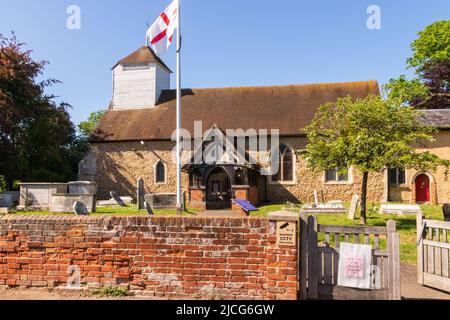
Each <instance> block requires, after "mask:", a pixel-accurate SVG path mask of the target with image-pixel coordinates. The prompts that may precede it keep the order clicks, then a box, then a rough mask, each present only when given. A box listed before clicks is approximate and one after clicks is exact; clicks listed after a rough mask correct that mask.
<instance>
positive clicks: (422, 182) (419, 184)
mask: <svg viewBox="0 0 450 320" xmlns="http://www.w3.org/2000/svg"><path fill="white" fill-rule="evenodd" d="M416 202H417V203H427V202H430V178H428V176H427V175H426V174H421V175H420V176H418V177H417V178H416Z"/></svg>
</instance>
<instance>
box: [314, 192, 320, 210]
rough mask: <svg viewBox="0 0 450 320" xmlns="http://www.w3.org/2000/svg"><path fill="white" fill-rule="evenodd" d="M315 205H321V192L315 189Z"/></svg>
mask: <svg viewBox="0 0 450 320" xmlns="http://www.w3.org/2000/svg"><path fill="white" fill-rule="evenodd" d="M314 205H315V206H316V207H317V206H318V205H319V193H318V192H317V190H314Z"/></svg>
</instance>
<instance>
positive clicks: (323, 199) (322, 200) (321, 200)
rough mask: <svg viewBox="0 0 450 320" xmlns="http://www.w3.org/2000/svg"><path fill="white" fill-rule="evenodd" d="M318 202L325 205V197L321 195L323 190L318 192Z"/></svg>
mask: <svg viewBox="0 0 450 320" xmlns="http://www.w3.org/2000/svg"><path fill="white" fill-rule="evenodd" d="M319 201H320V203H325V195H324V193H323V190H320V192H319Z"/></svg>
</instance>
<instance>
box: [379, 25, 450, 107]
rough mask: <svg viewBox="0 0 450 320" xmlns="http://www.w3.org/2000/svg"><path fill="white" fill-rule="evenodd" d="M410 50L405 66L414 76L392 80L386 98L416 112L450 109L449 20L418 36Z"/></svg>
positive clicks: (432, 26) (386, 87)
mask: <svg viewBox="0 0 450 320" xmlns="http://www.w3.org/2000/svg"><path fill="white" fill-rule="evenodd" d="M411 48H412V51H413V53H412V56H411V57H410V58H409V59H408V64H407V65H408V68H412V69H414V70H415V74H416V76H415V78H414V79H412V80H407V79H406V76H404V75H403V76H401V77H400V78H399V79H392V80H391V81H390V82H389V83H388V84H387V85H386V86H385V89H386V91H387V92H388V96H389V98H399V99H400V100H401V101H402V103H404V104H407V105H410V106H415V107H416V108H428V109H442V108H450V20H447V21H437V22H435V23H433V24H431V25H430V26H428V27H426V28H425V29H424V30H423V31H421V32H419V37H418V39H416V40H415V41H414V42H413V43H412V44H411Z"/></svg>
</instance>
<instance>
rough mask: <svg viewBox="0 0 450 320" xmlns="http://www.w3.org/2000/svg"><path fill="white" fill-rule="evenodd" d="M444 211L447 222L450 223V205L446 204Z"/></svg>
mask: <svg viewBox="0 0 450 320" xmlns="http://www.w3.org/2000/svg"><path fill="white" fill-rule="evenodd" d="M442 211H443V213H444V219H445V221H447V222H450V203H446V204H444V207H443V208H442Z"/></svg>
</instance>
